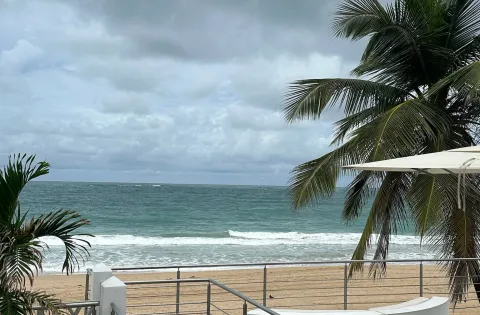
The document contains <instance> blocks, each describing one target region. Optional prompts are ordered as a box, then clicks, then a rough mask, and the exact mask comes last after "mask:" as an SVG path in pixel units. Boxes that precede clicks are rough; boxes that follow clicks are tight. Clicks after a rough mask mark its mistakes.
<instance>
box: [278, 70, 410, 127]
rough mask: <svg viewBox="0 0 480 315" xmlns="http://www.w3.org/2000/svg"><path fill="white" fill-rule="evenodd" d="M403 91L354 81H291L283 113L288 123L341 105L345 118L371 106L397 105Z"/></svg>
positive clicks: (318, 114)
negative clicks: (339, 103)
mask: <svg viewBox="0 0 480 315" xmlns="http://www.w3.org/2000/svg"><path fill="white" fill-rule="evenodd" d="M407 94H408V93H407V92H405V91H404V90H402V89H398V88H395V87H392V86H388V85H385V84H381V83H376V82H371V81H367V80H358V79H319V80H316V79H311V80H299V81H296V82H294V83H293V84H292V85H291V87H290V91H289V92H288V93H287V96H286V101H285V107H284V113H285V118H286V120H287V121H289V122H293V121H295V120H298V119H304V118H312V119H318V118H320V115H321V113H322V112H323V110H324V109H325V108H327V107H328V106H333V105H335V103H336V102H341V103H342V104H343V105H344V110H345V113H346V114H347V115H350V114H352V113H356V112H359V111H361V110H363V109H365V108H368V107H372V106H373V105H374V104H375V105H377V104H378V105H379V106H385V107H386V106H389V105H391V104H392V103H393V104H397V103H398V102H399V101H401V100H403V99H405V98H406V96H407Z"/></svg>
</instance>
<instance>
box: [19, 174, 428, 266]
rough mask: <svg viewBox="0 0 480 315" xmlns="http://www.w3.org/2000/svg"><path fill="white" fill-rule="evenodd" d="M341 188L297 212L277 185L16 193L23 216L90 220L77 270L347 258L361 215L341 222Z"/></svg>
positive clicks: (411, 243)
mask: <svg viewBox="0 0 480 315" xmlns="http://www.w3.org/2000/svg"><path fill="white" fill-rule="evenodd" d="M344 194H345V189H343V188H339V189H338V191H337V192H336V193H335V195H334V196H332V198H329V199H326V200H324V201H323V202H321V204H319V205H316V206H314V207H311V208H308V209H303V210H300V211H298V212H292V210H291V208H290V199H289V197H288V191H287V189H286V188H285V187H254V186H206V185H168V184H117V183H71V182H33V183H30V184H29V185H28V186H27V187H26V188H25V190H24V192H23V193H22V195H21V198H20V199H21V204H22V208H23V210H29V211H30V213H31V214H39V213H42V212H46V211H53V210H57V209H60V208H65V209H72V210H76V211H78V212H80V213H81V214H82V215H83V216H84V217H85V218H88V219H89V220H91V222H92V224H91V225H90V226H89V227H88V228H87V229H85V230H84V232H88V233H92V234H94V235H96V237H95V238H89V241H90V242H91V244H92V249H91V258H90V260H89V261H87V262H86V264H85V266H84V267H82V268H83V269H84V268H85V267H88V266H91V265H93V264H96V263H99V262H103V263H105V264H107V265H110V266H161V265H176V264H188V265H191V264H223V263H247V262H248V263H249V262H280V261H286V262H288V261H321V260H343V259H349V258H350V255H351V253H352V252H353V250H354V248H355V245H356V242H357V241H358V239H359V236H360V234H359V233H360V232H361V230H362V227H363V223H364V220H365V215H366V214H367V213H366V211H364V213H363V214H362V217H361V218H360V219H359V220H358V221H357V222H355V224H353V225H345V224H343V223H342V222H341V210H342V205H343V199H344ZM45 241H46V243H47V244H49V245H50V247H51V252H50V253H48V254H47V258H46V261H45V271H46V272H59V271H60V269H61V258H62V254H63V253H62V251H61V246H59V241H58V240H56V239H46V240H45ZM392 243H393V244H392V248H391V250H390V256H389V257H390V258H392V259H394V258H420V257H429V258H430V257H433V255H432V254H431V253H430V252H428V251H427V250H425V249H421V248H420V246H419V240H418V238H416V237H414V236H412V235H408V233H406V235H399V236H396V237H394V238H393V239H392Z"/></svg>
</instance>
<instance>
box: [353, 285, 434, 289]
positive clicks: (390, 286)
mask: <svg viewBox="0 0 480 315" xmlns="http://www.w3.org/2000/svg"><path fill="white" fill-rule="evenodd" d="M419 286H420V285H419V284H397V285H372V286H358V287H357V286H354V287H351V286H348V288H349V289H371V288H416V287H419ZM424 287H425V285H424Z"/></svg>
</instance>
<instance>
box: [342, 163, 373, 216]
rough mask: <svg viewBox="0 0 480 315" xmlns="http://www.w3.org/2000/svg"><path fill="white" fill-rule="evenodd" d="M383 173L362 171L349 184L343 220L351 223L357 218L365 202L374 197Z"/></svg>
mask: <svg viewBox="0 0 480 315" xmlns="http://www.w3.org/2000/svg"><path fill="white" fill-rule="evenodd" d="M381 177H382V176H381V175H379V174H377V173H374V172H370V171H362V172H360V173H359V174H358V175H357V176H355V178H354V179H353V181H352V182H351V183H350V184H349V185H348V190H347V194H346V196H345V204H344V207H343V211H342V219H343V221H345V222H347V223H349V222H352V221H353V220H355V219H357V218H358V217H359V215H360V213H361V210H362V208H363V207H364V206H365V204H366V203H367V202H368V201H369V200H370V198H371V197H373V196H374V195H375V193H376V188H377V187H378V182H379V181H380V180H381Z"/></svg>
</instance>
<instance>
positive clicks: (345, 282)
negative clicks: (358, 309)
mask: <svg viewBox="0 0 480 315" xmlns="http://www.w3.org/2000/svg"><path fill="white" fill-rule="evenodd" d="M347 288H348V267H347V263H345V266H343V309H344V310H346V309H348V290H347Z"/></svg>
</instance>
